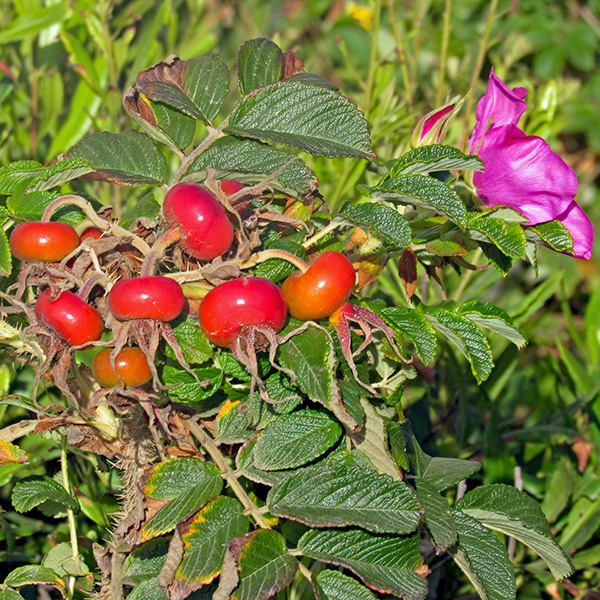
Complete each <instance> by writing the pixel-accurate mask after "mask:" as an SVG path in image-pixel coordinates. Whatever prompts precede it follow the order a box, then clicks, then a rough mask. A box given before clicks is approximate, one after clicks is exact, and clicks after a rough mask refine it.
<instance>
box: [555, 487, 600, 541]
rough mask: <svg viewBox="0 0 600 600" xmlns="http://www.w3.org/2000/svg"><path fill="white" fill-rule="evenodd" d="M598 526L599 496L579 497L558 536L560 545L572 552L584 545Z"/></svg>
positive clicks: (599, 519)
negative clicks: (592, 498) (592, 497)
mask: <svg viewBox="0 0 600 600" xmlns="http://www.w3.org/2000/svg"><path fill="white" fill-rule="evenodd" d="M599 527H600V497H596V498H594V500H591V499H590V498H588V497H586V496H584V497H583V498H580V499H579V500H578V501H577V502H576V503H575V504H574V505H573V506H572V507H571V508H570V510H569V514H568V517H567V523H566V526H565V528H564V529H563V531H562V533H561V536H560V543H561V546H562V547H563V548H564V549H565V551H566V552H572V551H573V550H576V549H577V548H581V547H582V546H584V545H585V544H586V543H587V542H588V541H589V540H590V539H591V538H592V537H593V536H594V535H595V533H596V532H597V531H598V528H599Z"/></svg>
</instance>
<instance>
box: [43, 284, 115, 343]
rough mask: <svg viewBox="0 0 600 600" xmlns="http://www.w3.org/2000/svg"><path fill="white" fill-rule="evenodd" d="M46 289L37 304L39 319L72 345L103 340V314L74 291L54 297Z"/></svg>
mask: <svg viewBox="0 0 600 600" xmlns="http://www.w3.org/2000/svg"><path fill="white" fill-rule="evenodd" d="M51 294H52V292H51V290H49V289H48V290H45V291H44V292H42V294H41V295H40V297H39V298H38V299H37V301H36V303H35V309H34V310H35V314H36V316H37V318H38V319H39V320H40V321H42V322H43V323H45V324H46V325H47V326H48V327H50V329H52V330H53V331H55V332H56V333H57V334H58V335H59V336H60V337H61V338H62V339H63V340H65V342H67V344H69V346H82V345H84V344H87V343H88V342H95V341H97V340H99V339H100V337H101V336H102V332H103V331H104V321H103V320H102V316H101V315H100V313H99V312H98V311H97V310H96V309H95V308H94V307H93V306H90V305H89V304H88V303H87V302H85V301H84V300H82V299H81V298H80V297H79V296H76V295H75V294H74V293H73V292H69V291H64V292H61V293H60V294H59V295H58V296H56V297H53V296H52V295H51Z"/></svg>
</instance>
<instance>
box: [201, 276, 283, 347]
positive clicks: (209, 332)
mask: <svg viewBox="0 0 600 600" xmlns="http://www.w3.org/2000/svg"><path fill="white" fill-rule="evenodd" d="M286 316H287V308H286V305H285V300H284V298H283V296H282V294H281V291H280V289H279V288H278V287H277V286H276V285H275V284H274V283H273V282H272V281H269V280H268V279H263V278H262V277H248V278H245V279H232V280H231V281H226V282H225V283H222V284H221V285H218V286H217V287H216V288H214V289H213V290H211V291H210V292H209V293H208V294H207V295H206V296H205V297H204V298H203V299H202V303H201V304H200V310H199V312H198V320H199V321H200V327H201V328H202V331H204V333H205V334H206V337H207V338H208V339H209V340H210V341H211V342H212V343H213V344H216V345H217V346H223V347H225V348H231V347H232V346H233V344H234V342H235V340H236V339H237V337H238V336H239V335H240V334H244V333H246V332H247V331H248V330H250V329H251V328H254V327H263V328H268V329H271V330H272V331H274V332H278V331H279V330H280V329H281V328H282V327H283V325H284V323H285V320H286Z"/></svg>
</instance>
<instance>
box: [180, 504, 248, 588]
mask: <svg viewBox="0 0 600 600" xmlns="http://www.w3.org/2000/svg"><path fill="white" fill-rule="evenodd" d="M243 511H244V509H243V507H242V505H241V504H240V503H239V502H238V501H237V500H235V499H234V498H228V497H225V496H221V497H219V498H216V499H215V500H212V501H211V502H209V503H208V504H207V505H206V506H205V507H204V508H202V509H201V510H200V511H198V513H196V515H194V516H193V517H192V518H191V519H189V520H188V521H186V522H185V523H184V524H182V525H180V526H179V534H180V536H181V540H182V542H183V544H184V548H185V550H184V554H183V559H182V561H181V564H180V565H179V568H178V569H177V572H176V573H175V578H174V580H173V583H172V584H171V586H170V588H169V591H170V594H171V596H172V597H176V598H186V597H187V596H188V595H189V594H190V593H191V592H193V591H194V590H197V589H199V588H201V587H202V586H203V585H206V584H207V583H210V582H211V581H212V580H213V579H214V578H215V577H216V576H217V575H218V574H219V573H220V572H221V566H222V564H223V557H224V556H225V550H226V548H227V544H228V543H229V542H231V540H233V539H234V538H236V537H239V536H242V535H245V534H246V533H247V532H248V528H249V526H250V522H249V521H248V518H247V517H246V516H244V514H243Z"/></svg>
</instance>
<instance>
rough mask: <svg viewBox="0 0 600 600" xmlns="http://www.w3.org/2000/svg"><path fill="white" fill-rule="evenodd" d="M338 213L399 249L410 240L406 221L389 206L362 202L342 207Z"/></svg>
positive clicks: (409, 231) (410, 235) (410, 234)
mask: <svg viewBox="0 0 600 600" xmlns="http://www.w3.org/2000/svg"><path fill="white" fill-rule="evenodd" d="M340 215H341V216H342V217H344V218H346V219H348V220H349V221H351V222H352V223H355V224H357V225H361V226H363V227H364V226H366V227H369V228H371V229H372V230H373V231H374V232H375V233H376V234H377V235H378V236H379V237H382V238H384V239H385V240H387V241H389V242H391V243H392V244H393V245H394V246H396V247H397V248H399V249H403V248H406V247H407V246H408V245H409V244H410V242H411V241H412V233H411V230H410V226H409V224H408V221H407V220H406V219H405V218H404V217H403V216H402V215H401V214H400V213H399V212H398V211H397V210H396V209H394V208H392V207H390V206H385V205H384V204H377V203H373V202H363V203H362V204H354V205H348V206H346V207H344V208H342V210H341V212H340Z"/></svg>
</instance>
